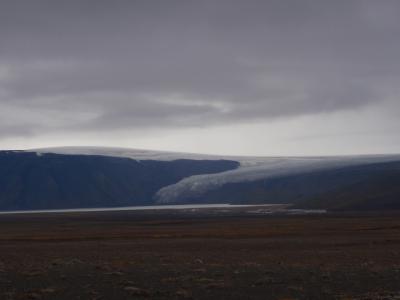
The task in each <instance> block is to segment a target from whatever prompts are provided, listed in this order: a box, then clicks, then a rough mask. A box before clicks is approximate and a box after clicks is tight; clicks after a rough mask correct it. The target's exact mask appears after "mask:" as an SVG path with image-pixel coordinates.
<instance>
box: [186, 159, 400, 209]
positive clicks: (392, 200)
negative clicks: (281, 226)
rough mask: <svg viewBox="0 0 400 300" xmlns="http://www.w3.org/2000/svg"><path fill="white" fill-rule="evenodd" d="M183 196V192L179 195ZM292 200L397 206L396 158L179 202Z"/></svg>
mask: <svg viewBox="0 0 400 300" xmlns="http://www.w3.org/2000/svg"><path fill="white" fill-rule="evenodd" d="M183 195H184V194H183ZM221 200H222V202H229V203H235V204H239V203H258V204H259V203H292V204H294V206H293V207H294V208H307V209H328V210H386V209H400V161H397V162H389V163H375V164H367V165H359V166H350V167H336V168H333V169H329V170H323V171H304V172H302V173H299V174H294V175H284V176H282V175H281V176H276V177H272V178H266V179H263V180H256V181H243V182H236V183H232V182H231V183H226V184H224V185H222V186H221V187H219V188H216V189H213V190H209V191H208V192H206V193H201V194H197V195H196V194H186V197H185V196H183V197H181V198H179V203H194V202H203V203H217V202H221Z"/></svg>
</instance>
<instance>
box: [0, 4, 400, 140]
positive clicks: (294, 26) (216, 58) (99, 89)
mask: <svg viewBox="0 0 400 300" xmlns="http://www.w3.org/2000/svg"><path fill="white" fill-rule="evenodd" d="M399 16H400V2H398V1H396V0H382V1H375V0H370V1H368V0H360V1H357V0H339V1H330V0H326V1H324V0H322V1H321V0H313V1H311V0H301V1H299V0H290V1H289V0H275V1H265V0H263V1H261V0H260V1H239V0H237V1H225V0H220V1H188V0H182V1H176V0H171V1H149V0H143V1H133V0H132V1H121V0H120V1H100V0H96V1H94V0H93V1H85V0H79V1H78V0H76V1H74V0H72V1H57V0H51V1H50V0H49V1H40V0H36V1H20V0H9V1H8V0H3V1H1V2H0V126H1V127H2V129H1V130H0V136H11V135H26V134H37V133H39V132H46V131H52V130H70V131H74V130H78V129H79V130H94V131H95V130H117V129H120V128H124V129H129V128H142V127H143V128H145V127H156V128H158V127H160V128H165V127H174V126H182V125H184V126H199V125H201V126H204V125H205V124H210V125H212V124H225V123H232V122H250V121H257V120H265V119H270V118H276V117H281V116H297V115H303V114H315V113H320V112H333V111H337V110H345V109H357V108H360V107H363V106H365V105H368V104H377V103H378V104H379V103H382V105H385V104H384V103H386V102H385V101H387V100H390V101H392V103H395V104H396V99H395V100H393V97H394V96H395V95H396V86H397V84H398V79H399V78H400V69H399V68H400V60H399V59H398V53H400V40H399V38H398V37H399V34H400V18H399ZM388 98H390V99H388ZM395 108H396V109H398V108H399V107H398V105H395ZM21 111H22V112H23V113H22V114H21ZM8 129H9V130H8Z"/></svg>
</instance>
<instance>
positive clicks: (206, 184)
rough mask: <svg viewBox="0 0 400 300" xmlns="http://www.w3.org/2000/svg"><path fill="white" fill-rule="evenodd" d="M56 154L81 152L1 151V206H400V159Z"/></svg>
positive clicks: (130, 152)
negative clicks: (276, 204)
mask: <svg viewBox="0 0 400 300" xmlns="http://www.w3.org/2000/svg"><path fill="white" fill-rule="evenodd" d="M46 151H49V150H46ZM53 151H54V150H53ZM56 151H63V152H73V153H64V154H56V153H48V152H40V151H39V153H37V152H22V151H20V152H18V151H0V210H28V209H60V208H93V207H116V206H135V205H152V204H184V203H188V204H191V203H193V204H194V203H232V204H237V203H243V204H250V203H252V204H255V203H257V204H262V203H266V204H267V203H290V204H294V207H298V208H318V209H328V210H386V209H400V156H358V157H330V158H329V157H328V158H324V157H314V158H312V157H308V158H296V157H294V158H290V157H289V158H288V157H286V158H285V157H282V158H279V157H278V158H237V161H236V159H235V158H233V159H231V160H230V159H224V158H223V157H222V158H221V157H215V159H214V158H212V159H207V158H205V157H204V156H198V155H192V154H180V153H158V152H149V151H139V150H129V149H128V150H127V149H111V150H110V149H103V148H101V149H100V150H99V149H97V148H89V149H86V150H85V149H83V150H82V149H80V148H71V149H70V148H68V149H61V150H56ZM80 151H84V153H85V155H82V154H79V152H80ZM85 151H86V152H85ZM96 153H102V155H98V154H96ZM113 155H119V157H115V156H113ZM124 156H125V157H124ZM148 157H151V158H152V159H147V158H148ZM179 157H185V158H186V159H179ZM189 157H192V158H193V159H189ZM135 158H136V159H135ZM139 158H140V159H139Z"/></svg>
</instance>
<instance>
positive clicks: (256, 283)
mask: <svg viewBox="0 0 400 300" xmlns="http://www.w3.org/2000/svg"><path fill="white" fill-rule="evenodd" d="M0 299H5V300H6V299H68V300H70V299H92V300H95V299H99V300H100V299H229V300H233V299H240V300H242V299H400V214H397V213H392V214H326V215H306V216H274V215H271V216H259V215H256V216H249V215H246V214H241V213H240V212H232V214H226V215H224V216H216V215H214V214H212V213H211V212H207V211H203V212H201V213H199V212H196V213H195V214H194V213H190V212H186V213H185V212H166V211H163V212H151V211H147V212H92V213H70V214H37V215H2V216H0Z"/></svg>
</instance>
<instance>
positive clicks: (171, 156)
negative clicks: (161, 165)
mask: <svg viewBox="0 0 400 300" xmlns="http://www.w3.org/2000/svg"><path fill="white" fill-rule="evenodd" d="M27 151H30V152H36V153H41V154H45V153H54V154H67V155H101V156H112V157H126V158H131V159H134V160H161V161H171V160H176V159H195V160H203V159H223V158H222V157H220V156H216V155H207V154H195V153H180V152H169V151H155V150H144V149H131V148H113V147H93V146H90V147H74V146H71V147H54V148H39V149H30V150H27Z"/></svg>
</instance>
